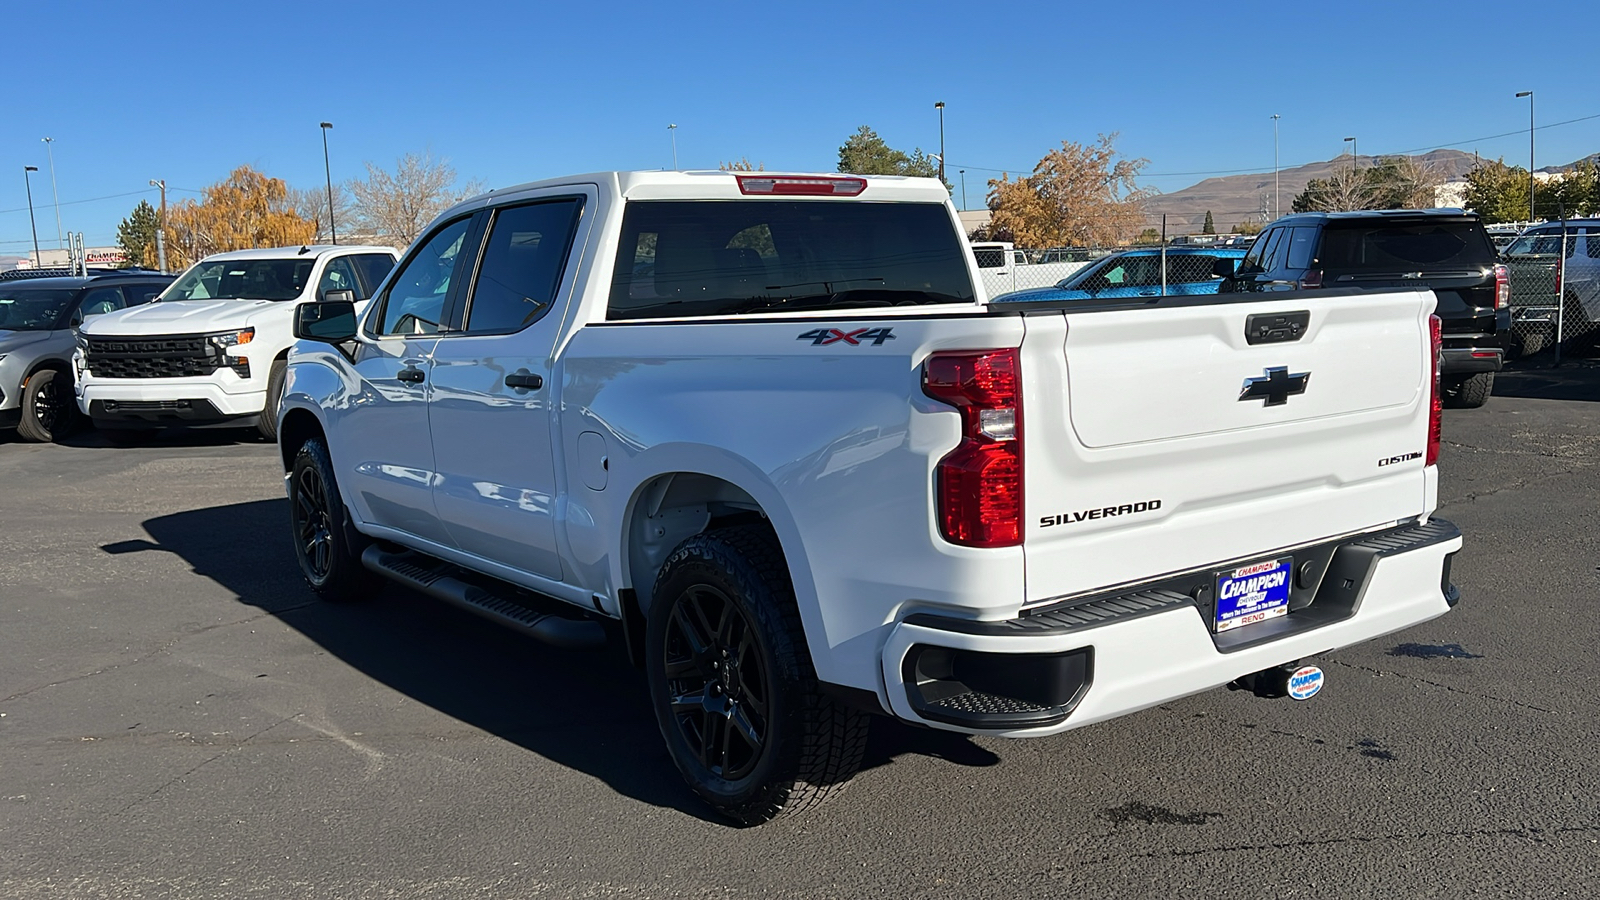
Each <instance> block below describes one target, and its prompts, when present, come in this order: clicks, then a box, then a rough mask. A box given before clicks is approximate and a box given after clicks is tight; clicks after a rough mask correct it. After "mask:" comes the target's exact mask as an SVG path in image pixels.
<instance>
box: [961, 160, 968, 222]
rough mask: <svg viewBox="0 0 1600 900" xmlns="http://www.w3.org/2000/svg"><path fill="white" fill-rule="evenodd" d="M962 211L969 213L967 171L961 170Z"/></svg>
mask: <svg viewBox="0 0 1600 900" xmlns="http://www.w3.org/2000/svg"><path fill="white" fill-rule="evenodd" d="M961 211H962V212H966V211H967V170H966V169H962V170H961Z"/></svg>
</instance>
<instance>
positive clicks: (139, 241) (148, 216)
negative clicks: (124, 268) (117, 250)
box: [117, 200, 161, 269]
mask: <svg viewBox="0 0 1600 900" xmlns="http://www.w3.org/2000/svg"><path fill="white" fill-rule="evenodd" d="M160 220H161V217H160V216H158V215H156V210H155V207H153V206H151V205H150V202H149V201H148V200H140V201H139V205H138V206H135V207H134V208H133V212H131V213H129V214H128V217H127V218H126V219H123V220H122V223H121V224H119V225H118V226H117V246H118V247H121V248H122V252H123V253H124V254H125V255H126V256H127V258H128V265H130V266H140V267H143V268H146V269H154V268H155V267H156V266H157V264H158V258H157V253H156V249H157V248H156V229H157V228H158V227H160Z"/></svg>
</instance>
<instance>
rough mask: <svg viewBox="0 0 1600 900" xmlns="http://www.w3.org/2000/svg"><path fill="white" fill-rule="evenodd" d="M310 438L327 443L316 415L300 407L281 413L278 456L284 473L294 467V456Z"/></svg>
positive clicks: (325, 435) (320, 422)
mask: <svg viewBox="0 0 1600 900" xmlns="http://www.w3.org/2000/svg"><path fill="white" fill-rule="evenodd" d="M312 438H322V440H323V442H324V443H326V442H327V434H326V432H324V431H323V428H322V420H320V419H318V418H317V414H316V413H314V412H312V411H311V410H309V409H306V408H305V407H301V406H294V407H289V408H288V409H286V410H284V411H283V414H282V418H281V419H280V421H279V425H278V455H279V456H280V457H281V458H282V460H283V470H284V471H285V472H287V471H289V469H291V468H292V467H293V466H294V456H295V454H296V453H298V452H299V451H300V447H301V446H302V445H303V444H305V442H306V441H308V440H311V439H312Z"/></svg>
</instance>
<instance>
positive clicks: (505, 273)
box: [466, 197, 583, 334]
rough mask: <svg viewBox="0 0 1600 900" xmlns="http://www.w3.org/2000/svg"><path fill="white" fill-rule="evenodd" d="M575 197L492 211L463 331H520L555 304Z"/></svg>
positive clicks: (574, 216)
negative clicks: (491, 218) (490, 222)
mask: <svg viewBox="0 0 1600 900" xmlns="http://www.w3.org/2000/svg"><path fill="white" fill-rule="evenodd" d="M582 207H583V202H582V200H581V199H580V198H576V197H570V198H562V199H559V200H551V201H547V202H543V203H534V204H530V205H528V206H513V207H510V208H507V209H501V210H498V211H497V212H496V213H495V216H494V224H493V225H491V226H490V230H489V238H488V241H487V243H486V245H485V247H484V251H483V263H482V264H481V265H480V266H479V267H478V276H477V279H476V280H475V281H474V283H473V288H472V299H471V300H470V301H468V302H469V305H468V307H467V325H466V330H467V332H468V333H473V334H483V333H501V334H505V333H510V332H513V331H520V330H521V329H523V328H526V327H527V326H529V325H531V324H533V323H534V322H536V321H538V320H539V319H541V318H543V317H544V314H545V313H546V312H548V311H549V310H550V308H551V307H552V306H553V305H554V303H555V296H556V289H557V288H558V287H559V286H560V284H561V274H562V272H563V271H564V270H565V269H566V262H567V253H568V251H569V250H570V249H571V247H572V235H573V232H574V230H575V229H576V227H577V224H578V212H579V210H581V209H582Z"/></svg>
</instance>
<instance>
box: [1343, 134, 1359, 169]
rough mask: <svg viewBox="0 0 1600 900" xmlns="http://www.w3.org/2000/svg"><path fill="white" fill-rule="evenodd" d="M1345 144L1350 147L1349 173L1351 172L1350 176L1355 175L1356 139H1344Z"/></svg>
mask: <svg viewBox="0 0 1600 900" xmlns="http://www.w3.org/2000/svg"><path fill="white" fill-rule="evenodd" d="M1345 142H1346V143H1348V144H1349V145H1350V172H1351V174H1355V171H1356V169H1357V165H1356V139H1355V138H1353V137H1347V138H1345Z"/></svg>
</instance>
